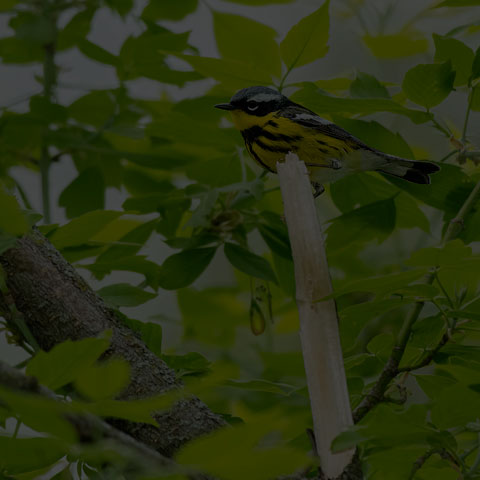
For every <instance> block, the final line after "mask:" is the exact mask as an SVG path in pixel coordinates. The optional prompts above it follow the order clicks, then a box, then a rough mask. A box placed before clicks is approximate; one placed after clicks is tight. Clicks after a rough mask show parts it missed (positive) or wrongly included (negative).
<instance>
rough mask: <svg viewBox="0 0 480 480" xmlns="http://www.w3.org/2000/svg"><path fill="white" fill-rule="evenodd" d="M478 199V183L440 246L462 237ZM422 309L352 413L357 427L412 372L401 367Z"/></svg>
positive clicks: (431, 278)
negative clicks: (399, 377) (399, 379)
mask: <svg viewBox="0 0 480 480" xmlns="http://www.w3.org/2000/svg"><path fill="white" fill-rule="evenodd" d="M479 196H480V182H478V183H477V184H476V185H475V187H474V188H473V189H472V191H471V192H470V195H469V196H468V198H467V199H466V200H465V202H464V204H463V205H462V207H461V208H460V210H459V211H458V214H457V215H456V217H455V218H454V219H453V220H451V221H450V224H449V226H448V228H447V231H446V232H445V235H444V237H443V239H442V242H441V244H440V246H441V247H443V246H445V244H446V243H447V242H449V241H450V240H453V239H454V238H455V237H456V236H457V235H458V234H459V233H460V231H461V227H460V229H459V228H458V226H459V225H460V226H461V225H463V222H464V219H465V217H466V216H467V215H468V213H469V212H470V210H471V209H472V208H473V206H474V204H475V202H476V201H477V199H478V197H479ZM434 279H435V273H433V272H432V273H430V274H428V276H427V277H426V280H425V283H426V284H427V285H431V284H432V283H433V281H434ZM423 305H424V302H418V303H417V304H416V305H415V308H414V309H413V310H412V312H411V313H410V315H409V316H408V317H407V318H406V320H405V322H404V324H403V325H402V328H401V330H400V333H399V334H398V338H397V341H396V343H395V346H394V347H393V350H392V353H391V355H390V358H389V359H388V361H387V363H386V365H385V367H384V368H383V370H382V373H381V374H380V377H379V378H378V380H377V381H376V383H375V384H374V385H373V387H372V388H371V389H370V390H369V392H368V393H367V394H366V395H365V397H364V398H363V399H362V401H361V402H360V404H359V405H358V407H357V408H356V409H355V411H354V412H353V419H354V421H355V423H358V422H359V421H360V420H361V419H362V418H363V417H364V416H365V415H366V414H367V413H368V412H369V411H370V410H371V409H372V408H374V407H375V406H376V405H377V404H378V403H380V402H382V401H383V400H384V398H385V391H386V390H387V388H388V385H389V384H390V382H391V381H392V380H393V379H394V378H395V377H396V376H397V375H398V374H399V373H400V372H402V371H410V370H413V368H412V367H407V368H399V365H400V362H401V360H402V357H403V353H404V352H405V348H406V346H407V343H408V340H409V338H410V334H411V330H412V327H413V325H414V324H415V322H416V321H417V319H418V317H419V316H420V313H421V312H422V310H423ZM446 335H447V336H445V338H442V340H441V341H440V343H439V345H438V346H437V348H436V349H435V350H434V352H435V351H438V350H439V349H440V348H442V347H443V345H445V343H447V341H448V339H449V336H448V332H447V333H446ZM427 358H428V359H429V360H430V361H431V359H432V358H433V354H432V355H429V356H428V357H427ZM425 365H427V364H426V363H425V364H424V363H423V362H421V366H425Z"/></svg>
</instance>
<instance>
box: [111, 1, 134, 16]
mask: <svg viewBox="0 0 480 480" xmlns="http://www.w3.org/2000/svg"><path fill="white" fill-rule="evenodd" d="M106 4H107V5H108V6H109V7H110V9H111V10H113V11H114V12H117V13H118V14H119V15H120V16H121V17H125V16H126V15H127V13H129V12H130V10H131V9H132V8H133V5H134V2H133V0H106Z"/></svg>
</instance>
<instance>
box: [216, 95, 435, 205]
mask: <svg viewBox="0 0 480 480" xmlns="http://www.w3.org/2000/svg"><path fill="white" fill-rule="evenodd" d="M215 107H216V108H221V109H223V110H230V112H231V114H232V118H233V123H234V124H235V127H236V128H237V129H238V130H240V132H241V134H242V136H243V139H244V140H245V146H246V148H247V150H248V152H249V154H250V155H251V157H252V158H253V159H254V160H256V161H257V162H258V163H259V164H260V165H261V166H262V167H264V168H266V169H267V170H269V171H270V172H276V164H277V162H278V161H283V160H284V158H285V155H286V154H287V153H288V152H293V153H296V154H297V155H298V157H299V158H300V160H303V161H304V162H305V165H306V166H307V169H308V171H309V174H310V180H311V182H312V185H313V187H314V189H315V196H318V195H320V194H321V193H322V192H323V191H324V187H323V184H324V183H329V182H333V181H336V180H339V179H340V178H342V177H344V176H345V175H348V174H350V173H354V172H359V171H363V170H376V171H378V172H382V173H387V174H389V175H393V176H395V177H399V178H403V179H405V180H408V181H409V182H413V183H423V184H428V183H430V177H429V174H430V173H435V172H436V171H438V170H439V167H438V166H437V165H435V164H434V163H430V162H417V161H413V160H406V159H405V158H401V157H396V156H394V155H389V154H388V153H383V152H381V151H379V150H376V149H375V148H372V147H369V146H368V145H366V144H365V143H363V142H362V141H361V140H359V139H358V138H356V137H354V136H353V135H351V134H349V133H348V132H347V131H346V130H344V129H343V128H341V127H339V126H337V125H335V124H334V123H332V122H329V121H328V120H325V119H323V118H321V117H319V116H318V115H317V114H316V113H314V112H312V111H311V110H308V109H307V108H305V107H303V106H302V105H299V104H298V103H294V102H292V101H291V100H289V99H288V98H287V97H286V96H285V95H282V94H281V93H279V92H277V91H276V90H273V89H272V88H268V87H248V88H244V89H242V90H240V91H238V92H237V93H236V94H235V95H234V96H233V97H232V99H231V100H230V102H229V103H221V104H219V105H215Z"/></svg>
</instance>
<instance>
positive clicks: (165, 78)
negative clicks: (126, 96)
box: [117, 2, 202, 85]
mask: <svg viewBox="0 0 480 480" xmlns="http://www.w3.org/2000/svg"><path fill="white" fill-rule="evenodd" d="M157 3H159V2H157ZM188 36H189V32H184V33H172V32H169V31H168V30H166V31H161V32H158V33H157V32H153V33H152V32H150V31H147V32H145V33H143V34H142V35H140V36H139V37H129V38H127V40H126V41H125V42H124V43H123V45H122V48H121V50H120V56H119V58H120V62H119V65H118V68H117V74H118V77H119V78H120V79H122V80H132V79H135V78H138V77H146V78H151V79H153V80H157V81H160V82H164V83H171V84H174V85H183V84H184V83H185V82H187V81H190V80H198V79H200V78H202V76H201V75H199V74H198V73H197V72H187V71H177V70H173V69H172V68H171V67H170V66H168V65H167V64H166V63H165V62H164V61H163V60H164V55H165V54H166V52H168V53H172V54H173V53H179V54H180V52H182V51H184V50H185V49H186V48H187V47H188Z"/></svg>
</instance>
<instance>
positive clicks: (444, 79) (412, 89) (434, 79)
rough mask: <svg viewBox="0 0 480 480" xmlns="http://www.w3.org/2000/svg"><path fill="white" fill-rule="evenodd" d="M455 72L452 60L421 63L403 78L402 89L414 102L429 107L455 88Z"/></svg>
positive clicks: (441, 100) (439, 101)
mask: <svg viewBox="0 0 480 480" xmlns="http://www.w3.org/2000/svg"><path fill="white" fill-rule="evenodd" d="M454 80H455V72H454V71H453V70H452V64H451V62H450V61H447V62H445V63H441V64H420V65H416V66H415V67H413V68H411V69H410V70H409V71H408V72H407V73H406V74H405V77H404V78H403V83H402V89H403V91H404V93H405V95H406V96H407V98H408V99H410V100H411V101H412V102H415V103H417V104H418V105H422V106H424V107H425V108H427V109H430V108H432V107H435V106H436V105H438V104H439V103H441V102H443V100H445V99H446V98H447V97H448V95H449V93H450V92H451V91H452V90H453V83H454Z"/></svg>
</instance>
